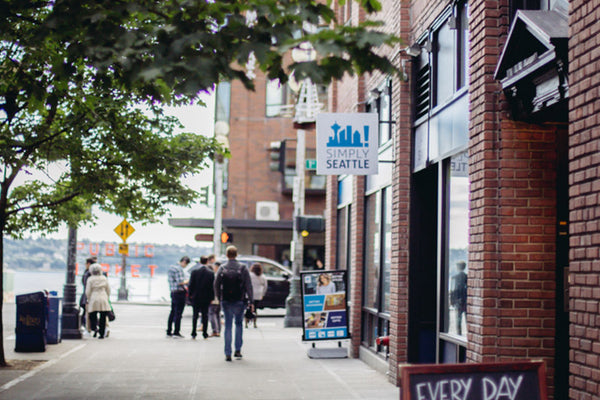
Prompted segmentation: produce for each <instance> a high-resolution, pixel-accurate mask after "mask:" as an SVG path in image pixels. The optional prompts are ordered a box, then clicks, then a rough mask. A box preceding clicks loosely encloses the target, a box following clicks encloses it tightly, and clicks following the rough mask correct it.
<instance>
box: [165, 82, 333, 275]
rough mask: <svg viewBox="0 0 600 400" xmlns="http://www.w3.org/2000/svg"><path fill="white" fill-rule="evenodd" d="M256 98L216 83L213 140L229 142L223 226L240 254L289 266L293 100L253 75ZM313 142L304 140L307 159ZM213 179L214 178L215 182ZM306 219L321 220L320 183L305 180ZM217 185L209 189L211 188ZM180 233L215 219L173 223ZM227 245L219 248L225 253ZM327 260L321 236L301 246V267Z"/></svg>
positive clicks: (311, 174)
mask: <svg viewBox="0 0 600 400" xmlns="http://www.w3.org/2000/svg"><path fill="white" fill-rule="evenodd" d="M249 73H255V74H256V77H255V90H254V91H250V90H248V89H246V88H245V87H244V86H243V85H242V84H241V83H240V82H238V81H234V82H231V83H230V82H223V83H220V84H219V85H218V86H217V88H216V91H215V132H216V133H217V134H219V135H222V136H224V137H225V138H226V141H227V143H228V147H229V151H230V153H231V157H230V158H226V159H225V160H224V167H223V169H224V176H223V204H222V221H223V223H222V225H223V229H222V230H223V232H226V233H228V234H229V237H230V238H231V240H230V243H231V244H234V245H236V246H237V247H238V249H239V251H240V253H241V254H253V255H260V256H263V257H267V258H271V259H273V260H275V261H278V262H280V263H283V264H284V265H289V264H288V262H289V260H290V259H291V257H290V242H291V241H292V226H293V221H292V220H293V212H294V203H293V187H292V186H293V177H294V175H295V157H296V151H295V150H296V130H295V129H294V124H293V120H292V116H293V111H294V110H293V106H294V102H295V96H296V93H295V92H294V91H293V90H291V89H290V86H288V85H280V84H279V82H278V81H271V80H268V79H267V78H266V77H265V75H264V74H262V73H260V72H256V71H249ZM314 149H315V136H314V134H312V135H311V134H308V135H307V137H306V153H307V157H311V156H313V155H314ZM215 179H216V178H215ZM305 182H306V183H305V186H306V190H305V192H306V196H305V214H306V215H320V216H323V210H324V207H325V178H324V177H321V176H316V174H315V171H313V170H308V171H306V174H305ZM214 187H216V185H213V188H214ZM170 224H171V225H173V226H180V227H196V228H213V226H214V220H213V219H212V218H185V219H171V220H170ZM224 248H225V244H224V245H223V249H224ZM323 258H324V234H323V233H318V232H313V233H310V234H309V235H308V236H307V237H306V238H304V266H305V268H307V269H308V268H313V267H314V266H315V262H316V260H317V259H319V260H321V261H322V260H323Z"/></svg>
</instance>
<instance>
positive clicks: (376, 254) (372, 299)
mask: <svg viewBox="0 0 600 400" xmlns="http://www.w3.org/2000/svg"><path fill="white" fill-rule="evenodd" d="M380 232H381V192H375V193H373V194H372V195H370V196H369V197H367V198H366V204H365V237H366V238H368V239H367V240H366V243H365V276H364V306H365V307H368V308H374V309H376V310H377V309H379V307H378V301H377V300H378V293H377V292H378V287H379V270H380V259H381V257H380V254H381V253H380V251H381V248H380V244H381V239H380V238H381V237H380Z"/></svg>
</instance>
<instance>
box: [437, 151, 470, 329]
mask: <svg viewBox="0 0 600 400" xmlns="http://www.w3.org/2000/svg"><path fill="white" fill-rule="evenodd" d="M468 166H469V160H468V157H467V153H466V152H465V153H461V154H459V155H456V156H454V157H452V158H451V159H450V164H449V169H450V177H449V179H448V202H447V209H448V212H447V214H448V228H447V232H448V235H447V236H448V238H447V243H448V245H447V248H448V250H447V252H446V254H447V261H446V263H445V265H444V270H445V271H444V274H443V276H444V280H445V283H444V288H445V289H446V293H445V298H446V300H447V301H446V302H445V304H444V311H443V321H444V322H443V331H444V332H446V333H449V334H452V335H457V336H462V337H464V338H465V340H466V335H467V330H466V317H465V316H466V311H467V273H468V245H469V175H468Z"/></svg>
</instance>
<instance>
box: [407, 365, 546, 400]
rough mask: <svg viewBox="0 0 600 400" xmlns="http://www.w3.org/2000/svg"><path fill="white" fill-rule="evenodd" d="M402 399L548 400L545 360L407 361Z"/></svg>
mask: <svg viewBox="0 0 600 400" xmlns="http://www.w3.org/2000/svg"><path fill="white" fill-rule="evenodd" d="M400 374H401V378H402V397H401V399H402V400H547V398H548V396H547V393H546V383H545V379H546V372H545V368H544V363H543V362H542V361H523V362H502V363H485V364H421V365H404V366H401V370H400Z"/></svg>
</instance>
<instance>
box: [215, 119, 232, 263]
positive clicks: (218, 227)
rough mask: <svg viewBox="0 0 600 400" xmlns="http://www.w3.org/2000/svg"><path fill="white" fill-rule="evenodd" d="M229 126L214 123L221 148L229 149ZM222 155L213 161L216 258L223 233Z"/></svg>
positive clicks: (216, 156) (219, 122) (219, 252)
mask: <svg viewBox="0 0 600 400" xmlns="http://www.w3.org/2000/svg"><path fill="white" fill-rule="evenodd" d="M228 135H229V124H228V123H227V122H225V121H217V122H216V123H215V138H216V139H217V142H219V144H221V145H222V146H223V147H225V148H227V147H229V138H228ZM224 161H225V160H224V157H223V154H216V155H215V161H214V168H215V185H214V188H215V219H214V233H213V253H214V254H215V256H216V257H219V255H221V253H222V251H221V248H222V244H221V232H222V231H223V167H224V165H223V164H224Z"/></svg>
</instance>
